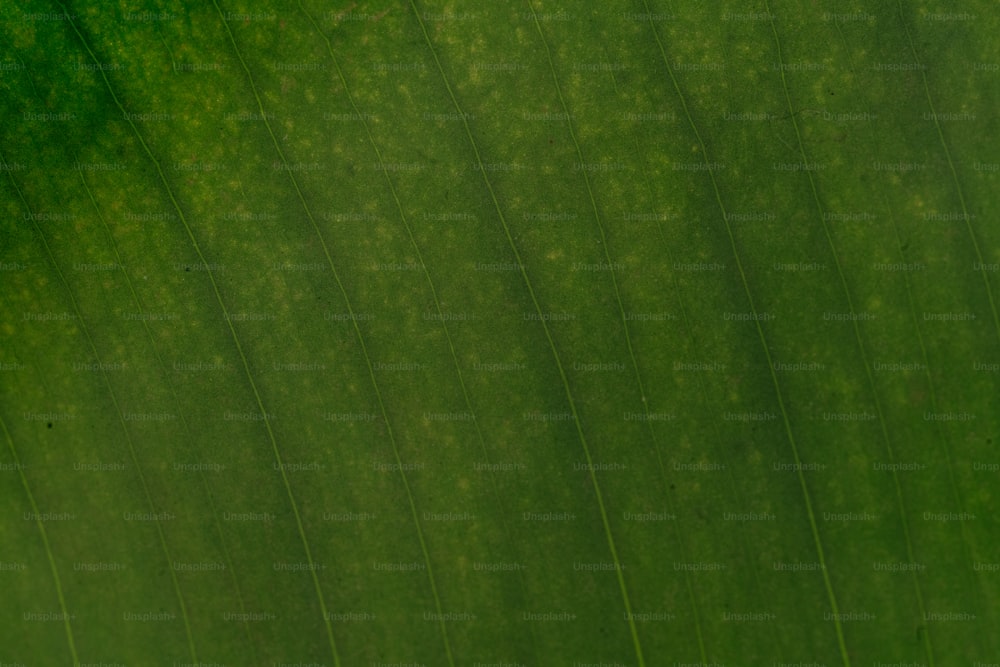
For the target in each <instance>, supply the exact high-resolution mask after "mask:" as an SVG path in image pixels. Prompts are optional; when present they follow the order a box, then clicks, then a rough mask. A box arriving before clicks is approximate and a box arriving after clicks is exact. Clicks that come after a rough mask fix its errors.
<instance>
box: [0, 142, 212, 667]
mask: <svg viewBox="0 0 1000 667" xmlns="http://www.w3.org/2000/svg"><path fill="white" fill-rule="evenodd" d="M3 161H4V160H3V155H0V162H3ZM11 183H13V185H14V189H15V190H16V191H17V195H18V197H19V198H20V199H21V203H22V204H23V205H24V208H25V210H26V211H28V212H29V213H31V207H30V206H29V205H28V202H27V200H26V199H25V197H24V194H23V193H22V192H21V188H20V187H18V185H17V182H16V181H14V177H13V175H11ZM32 225H33V226H34V228H35V232H36V233H37V234H38V237H39V239H41V241H42V246H43V247H44V248H45V253H46V255H48V258H49V261H50V262H52V269H53V270H54V271H55V273H56V276H58V278H59V282H60V283H61V284H62V286H63V289H65V290H66V294H67V296H68V297H69V300H70V303H71V304H73V312H74V314H75V315H76V318H77V319H78V320H79V321H80V330H81V331H83V335H84V338H86V339H87V345H88V346H89V347H90V351H91V353H92V354H93V355H94V359H96V360H97V363H98V364H100V368H101V369H102V370H101V378H102V379H103V380H104V385H105V387H106V388H107V390H108V396H109V397H110V398H111V403H112V405H114V408H115V414H116V415H117V416H118V421H119V423H120V424H121V427H122V431H123V432H124V434H125V444H126V445H127V447H128V451H129V456H130V457H131V459H132V465H134V466H135V470H136V474H137V475H138V476H139V483H140V486H142V492H143V495H145V496H146V502H147V504H148V505H149V507H150V509H151V510H153V513H154V514H155V513H156V503H154V502H153V496H152V495H151V494H150V492H149V485H148V484H147V483H146V475H145V474H144V473H143V472H142V467H141V466H140V465H139V458H138V456H137V455H136V453H135V444H134V443H133V442H132V435H131V433H130V432H129V430H128V426H127V425H126V423H125V415H124V413H123V412H122V408H121V404H120V403H119V402H118V396H117V395H116V394H115V390H114V388H113V387H112V386H111V380H110V379H109V378H108V373H107V371H106V370H104V364H103V363H102V362H101V355H100V353H99V352H98V351H97V345H96V344H95V343H94V339H93V337H92V336H91V335H90V327H88V326H87V321H86V319H84V317H83V311H82V310H80V304H79V303H77V300H76V296H75V295H74V294H73V290H72V289H70V286H69V281H67V280H66V276H65V275H64V274H63V272H62V269H60V268H59V263H58V262H57V261H56V257H55V254H54V253H53V252H52V248H51V247H50V246H49V242H48V239H46V238H45V234H44V233H43V232H42V228H41V226H40V225H39V224H38V222H37V220H36V219H35V217H34V216H32ZM153 523H154V524H155V525H156V534H157V536H158V537H159V541H160V547H162V549H163V555H164V556H166V558H167V569H168V570H169V571H170V580H171V582H172V583H173V587H174V593H175V594H176V595H177V602H178V604H179V605H180V608H181V619H182V620H183V621H184V631H185V634H186V635H187V643H188V650H189V651H190V653H191V658H192V659H193V660H194V661H195V662H198V652H197V650H196V649H195V646H194V636H193V635H192V634H191V621H190V619H189V618H188V613H187V604H186V603H185V602H184V596H183V595H182V594H181V587H180V582H179V581H178V580H177V573H176V572H174V569H173V559H172V558H171V556H170V549H169V548H168V547H167V538H166V535H165V534H164V532H163V525H162V523H161V522H160V521H154V522H153Z"/></svg>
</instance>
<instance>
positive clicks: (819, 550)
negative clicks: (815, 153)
mask: <svg viewBox="0 0 1000 667" xmlns="http://www.w3.org/2000/svg"><path fill="white" fill-rule="evenodd" d="M642 4H643V6H644V7H645V11H646V14H647V16H649V15H651V13H650V9H649V3H648V2H647V0H642ZM650 29H651V30H652V32H653V37H654V38H655V40H656V44H657V47H658V48H659V50H660V56H661V57H662V59H663V64H664V66H665V68H666V70H667V75H668V76H669V77H670V81H671V83H672V84H673V86H674V90H675V91H676V92H677V96H678V98H679V99H680V102H681V107H682V108H683V109H684V115H685V116H686V117H687V120H688V123H689V125H690V126H691V131H692V132H693V133H694V136H695V139H696V140H697V141H698V146H699V147H700V149H701V156H702V160H704V161H705V164H706V166H710V162H709V157H708V153H707V150H706V148H705V142H704V140H703V139H702V137H701V132H699V131H698V125H697V124H696V123H695V122H694V117H693V116H692V115H691V111H690V110H689V109H688V105H687V98H686V97H685V96H684V93H683V91H681V87H680V83H679V82H678V81H677V77H675V76H674V73H673V70H672V68H671V67H670V62H669V61H668V60H667V54H666V49H665V48H664V47H663V41H662V40H661V39H660V34H659V32H658V31H657V30H656V26H655V25H654V24H653V23H652V21H650ZM706 171H707V173H708V176H709V179H710V181H711V183H712V191H713V193H714V196H715V201H716V203H717V204H718V206H719V210H720V211H721V213H722V222H723V224H724V226H725V229H726V236H727V237H728V239H729V245H730V248H731V250H732V252H733V258H734V260H735V261H736V268H737V270H738V272H739V274H740V283H741V285H742V287H743V291H744V293H745V294H746V298H747V303H748V304H749V306H750V311H751V312H752V313H753V314H754V318H753V322H754V328H755V330H756V331H757V338H758V340H759V341H760V344H761V347H762V348H763V350H764V356H765V358H766V361H767V368H768V373H769V375H770V377H771V384H772V385H773V387H774V393H775V397H776V398H777V401H778V407H779V409H780V411H781V418H782V423H783V425H784V429H785V435H786V437H787V438H788V442H789V445H790V446H791V449H792V456H793V457H794V459H795V463H796V466H795V468H796V471H797V473H798V480H799V487H800V488H801V490H802V497H803V500H804V502H805V507H806V516H807V517H808V520H809V528H810V530H811V532H812V537H813V543H814V544H815V546H816V555H817V558H819V563H820V566H821V567H820V571H821V572H822V574H823V585H824V587H825V588H826V594H827V598H828V600H829V602H830V608H831V610H832V612H833V624H834V631H835V633H836V637H837V646H838V648H839V651H840V656H841V660H842V661H843V663H844V665H845V667H850V665H851V658H850V656H849V655H848V653H847V644H846V643H845V642H844V630H843V627H842V625H841V622H840V611H839V608H838V605H837V597H836V595H834V592H833V584H832V582H831V581H830V574H829V572H828V570H827V567H826V556H825V555H824V552H823V542H822V540H821V539H820V535H819V528H818V526H817V525H816V513H815V512H814V511H813V506H812V499H811V498H810V496H809V487H808V485H807V484H806V479H805V475H804V474H803V471H802V465H801V464H802V461H801V458H800V457H799V448H798V444H797V442H796V440H795V434H794V433H792V423H791V420H790V419H789V417H788V411H787V410H786V408H785V400H784V397H783V396H782V394H781V385H780V384H779V382H778V376H777V375H776V374H775V371H774V364H773V363H772V360H771V350H770V348H769V347H768V344H767V338H766V336H764V329H763V327H762V326H761V324H760V320H759V319H758V318H757V317H756V315H757V306H756V304H755V303H754V300H753V294H752V293H751V290H750V283H749V282H748V281H747V276H746V270H745V269H744V268H743V261H742V259H741V258H740V253H739V249H738V248H737V246H736V237H735V236H734V235H733V229H732V226H731V225H730V224H729V214H728V212H727V211H726V205H725V204H724V203H723V201H722V193H721V192H720V190H719V184H718V182H717V181H716V178H715V173H714V171H713V170H712V169H706Z"/></svg>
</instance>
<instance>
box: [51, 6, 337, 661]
mask: <svg viewBox="0 0 1000 667" xmlns="http://www.w3.org/2000/svg"><path fill="white" fill-rule="evenodd" d="M59 4H60V5H61V6H62V7H63V10H64V12H65V13H66V15H67V16H70V14H69V12H68V11H66V7H65V5H63V3H62V2H59ZM216 9H218V5H216ZM67 23H69V25H70V26H71V27H72V28H73V30H74V31H75V32H76V34H77V37H78V38H79V39H80V42H81V43H82V44H83V47H84V48H85V49H86V51H87V53H88V54H89V55H90V57H91V59H92V60H93V61H94V62H95V63H96V64H100V61H99V60H98V59H97V56H96V54H95V53H94V51H93V50H92V49H91V48H90V44H89V43H88V42H87V40H86V39H85V38H84V36H83V33H82V32H81V31H80V29H79V28H78V27H77V25H76V20H75V19H74V18H72V17H71V18H68V19H67ZM227 30H228V26H227ZM98 71H99V72H100V74H101V77H102V78H103V79H104V83H105V85H106V86H107V88H108V92H109V93H110V95H111V98H112V99H113V100H114V102H115V105H117V107H118V109H119V110H120V111H121V112H122V115H123V117H124V118H125V119H126V122H127V123H128V125H129V127H131V128H132V131H133V132H134V133H135V136H136V138H137V139H138V141H139V145H141V146H142V149H143V152H144V153H145V154H146V156H147V157H148V158H149V160H150V161H151V162H152V163H153V166H154V167H155V168H156V173H157V175H158V176H159V178H160V182H161V183H162V184H163V188H164V190H165V191H166V193H167V196H168V197H169V198H170V201H171V204H172V205H173V207H174V210H175V211H177V216H178V218H179V219H180V221H181V225H182V226H183V227H184V231H185V233H186V234H187V237H188V239H189V240H190V242H191V245H192V247H193V248H194V250H195V253H197V255H198V259H199V260H200V261H201V263H202V264H204V265H206V266H208V265H209V263H208V261H206V259H205V255H204V253H203V252H202V250H201V246H200V245H199V244H198V240H197V239H196V238H195V236H194V232H193V230H192V229H191V225H190V224H189V223H188V221H187V216H186V215H185V214H184V211H183V209H182V208H181V206H180V203H179V202H178V201H177V197H176V196H175V195H174V191H173V188H171V187H170V183H169V181H168V180H167V177H166V175H165V174H164V173H163V167H162V166H161V165H160V162H159V160H157V159H156V156H155V155H153V152H152V150H151V149H150V148H149V145H148V144H147V143H146V139H145V138H144V137H143V136H142V133H141V132H139V128H138V127H137V126H136V125H135V122H134V121H133V120H132V119H131V118H130V117H129V115H128V114H127V113H125V107H124V105H123V104H122V103H121V101H120V100H119V99H118V95H117V93H115V89H114V87H113V86H112V85H111V81H110V80H109V79H108V76H107V74H106V72H105V70H103V69H101V68H100V67H98ZM205 273H206V275H207V276H208V279H209V282H210V283H211V285H212V291H213V292H214V294H215V298H216V300H217V301H218V303H219V307H220V308H221V309H222V312H223V316H224V317H223V319H224V320H225V322H226V326H227V328H228V329H229V334H230V336H231V337H232V339H233V343H234V345H235V346H236V351H237V353H238V354H239V357H240V361H241V363H242V366H243V371H244V373H245V374H246V377H247V381H248V382H249V384H250V388H251V390H252V391H253V395H254V400H255V401H256V402H257V407H258V408H259V410H260V413H261V414H262V415H264V419H263V423H264V426H265V428H266V429H267V435H268V438H269V439H270V443H271V451H272V452H273V453H274V456H275V460H277V461H278V463H279V465H278V468H279V472H280V473H281V480H282V482H283V483H284V485H285V491H286V493H287V494H288V498H289V501H290V503H291V506H292V512H293V514H294V516H295V524H296V526H297V528H298V531H299V536H300V538H301V539H302V544H303V548H304V549H305V553H306V559H307V560H308V562H309V571H310V573H311V574H312V580H313V585H314V587H315V589H316V595H317V597H318V598H319V603H320V607H321V609H322V612H323V621H324V624H325V625H326V631H327V639H328V640H329V642H330V648H331V650H332V652H333V657H334V662H335V664H336V667H340V658H339V656H338V654H337V649H336V644H335V643H334V640H333V628H332V627H331V625H330V617H329V614H328V613H327V610H326V602H325V601H324V599H323V593H322V590H321V589H320V587H319V578H318V577H317V575H316V568H315V567H313V560H312V552H311V550H310V548H309V541H308V540H307V539H306V535H305V530H304V528H303V525H302V518H301V516H300V515H299V509H298V505H297V503H296V502H295V496H294V495H293V494H292V488H291V485H290V484H289V481H288V475H287V472H286V471H285V467H284V465H281V463H282V460H281V454H280V452H279V451H278V443H277V439H276V438H275V436H274V431H273V429H272V428H271V422H270V420H269V419H268V418H267V414H268V413H267V410H265V409H264V402H263V400H262V399H261V396H260V391H259V390H258V388H257V383H256V382H255V381H254V379H253V374H252V373H251V372H250V363H249V360H248V359H247V356H246V353H245V352H244V350H243V345H242V343H240V339H239V336H238V335H237V334H236V329H235V327H233V322H232V319H231V318H230V315H229V310H228V309H227V308H226V305H225V302H224V301H223V299H222V293H221V292H220V290H219V285H218V283H217V282H216V280H215V275H214V274H213V272H212V271H211V270H208V271H205ZM157 527H159V522H157ZM171 577H173V578H174V579H175V581H176V576H175V574H174V572H173V569H172V568H171ZM195 662H197V659H196V660H195Z"/></svg>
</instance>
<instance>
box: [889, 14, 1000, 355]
mask: <svg viewBox="0 0 1000 667" xmlns="http://www.w3.org/2000/svg"><path fill="white" fill-rule="evenodd" d="M897 4H898V5H899V22H900V23H901V24H902V25H903V31H904V32H905V33H906V39H907V41H908V42H909V44H910V51H911V53H913V61H914V62H915V63H916V64H917V65H918V67H917V70H918V71H919V72H920V80H921V81H922V82H923V88H924V95H925V96H926V97H927V106H928V108H930V110H931V115H932V116H933V117H934V129H935V130H936V131H937V135H938V139H939V140H940V141H941V148H942V150H944V155H945V158H947V160H948V171H949V172H950V173H951V180H952V182H953V183H954V184H955V192H956V193H957V194H958V201H959V203H960V204H961V205H962V218H963V220H964V221H965V230H966V231H967V232H968V234H969V240H970V241H971V242H972V249H973V250H974V251H975V253H976V260H977V261H978V262H979V275H980V276H981V277H982V279H983V288H984V289H985V290H986V298H987V299H988V300H989V303H990V312H991V314H992V315H993V327H994V329H995V330H996V334H997V338H998V339H1000V314H998V313H997V305H996V299H995V298H994V297H993V288H992V287H990V280H989V277H988V276H987V275H986V263H985V260H984V259H983V253H982V250H980V248H979V240H978V239H977V238H976V233H975V231H974V230H973V229H972V221H971V218H970V217H969V209H968V206H966V204H965V191H964V190H963V189H962V183H961V181H959V179H958V171H957V170H956V169H955V161H954V159H952V157H951V149H950V148H948V142H947V141H946V140H945V138H944V130H943V129H942V127H941V121H939V120H938V115H937V110H936V109H935V108H934V99H933V98H932V97H931V88H930V84H929V83H928V82H927V72H926V71H925V70H924V67H923V64H922V63H921V62H920V56H918V55H917V47H916V45H915V44H914V43H913V35H912V34H910V26H909V25H908V24H907V22H906V17H905V14H904V10H903V3H902V0H897Z"/></svg>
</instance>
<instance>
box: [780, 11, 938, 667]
mask: <svg viewBox="0 0 1000 667" xmlns="http://www.w3.org/2000/svg"><path fill="white" fill-rule="evenodd" d="M764 7H765V9H766V10H767V13H768V16H770V17H771V21H770V23H771V32H772V33H773V35H774V44H775V52H776V54H777V56H778V63H779V64H783V63H784V57H783V56H782V53H781V40H780V39H779V37H778V28H777V26H776V25H775V22H774V16H773V14H771V8H770V2H769V0H764ZM780 75H781V88H782V90H783V91H784V94H785V101H786V103H787V104H788V113H789V114H791V115H790V118H791V121H792V127H793V128H794V129H795V140H796V142H797V144H798V152H799V156H800V157H801V158H802V162H803V164H808V163H809V158H808V156H807V155H806V148H805V142H803V141H802V133H801V131H800V130H799V123H798V120H797V119H796V115H795V113H794V111H795V109H794V107H793V105H792V97H791V93H790V92H789V90H788V81H787V79H786V77H785V68H784V67H781V71H780ZM805 173H806V177H807V179H808V181H809V189H810V191H811V192H812V197H813V202H814V203H815V204H816V211H817V213H818V214H819V218H820V225H821V226H822V228H823V234H824V236H825V237H826V241H827V244H828V245H829V248H830V253H831V254H832V255H833V262H834V266H836V267H837V276H838V278H839V280H840V285H841V288H842V289H843V290H844V298H845V299H846V300H847V307H848V310H849V312H851V313H854V312H855V311H854V299H853V298H852V297H851V290H850V288H849V287H848V285H847V277H846V276H845V275H844V269H843V266H842V264H841V261H840V255H839V253H838V252H837V246H836V244H835V243H834V241H833V235H832V234H831V233H830V225H829V224H828V223H827V219H826V211H825V210H824V207H823V202H822V200H821V198H820V196H819V187H818V185H817V183H816V179H815V178H813V174H812V171H811V170H808V169H807V170H805ZM851 325H852V326H851V328H852V330H853V331H854V339H855V342H856V343H857V346H858V351H859V353H860V355H861V362H862V364H863V365H864V368H865V377H866V378H867V380H868V388H869V390H870V391H871V394H872V401H873V402H874V403H875V412H876V414H877V415H878V423H879V429H880V431H881V434H882V442H883V443H885V450H886V455H887V456H888V457H889V462H890V463H895V461H896V455H895V452H894V451H893V447H892V440H891V439H890V437H889V430H888V428H887V426H886V423H885V414H884V410H883V409H882V401H881V399H880V398H879V393H878V387H877V386H876V384H875V377H874V376H873V375H872V366H871V364H870V363H869V360H868V351H867V349H866V347H865V344H864V339H863V338H862V336H861V325H860V324H859V323H858V320H857V319H853V318H852V319H851ZM892 482H893V487H894V491H895V495H896V504H897V509H898V510H899V520H900V524H901V525H902V528H903V537H904V540H905V542H906V555H907V558H908V559H909V562H911V563H912V562H914V561H915V558H914V556H913V539H912V537H911V536H910V525H909V521H907V516H908V515H909V514H908V512H907V510H906V502H905V499H904V498H903V487H902V485H901V484H900V483H899V473H898V471H896V469H895V466H893V470H892ZM911 581H912V582H913V585H914V589H915V593H916V596H917V605H918V607H919V611H920V615H921V618H926V607H925V604H924V596H923V591H922V589H921V587H920V579H919V578H918V577H917V576H916V572H913V573H912V579H911ZM923 638H924V649H925V651H926V653H927V659H928V661H929V662H930V667H934V647H933V644H932V643H931V636H930V633H929V632H924V633H923Z"/></svg>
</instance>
